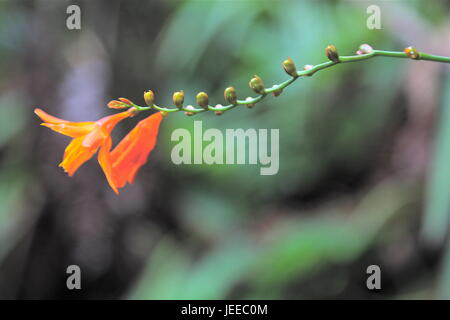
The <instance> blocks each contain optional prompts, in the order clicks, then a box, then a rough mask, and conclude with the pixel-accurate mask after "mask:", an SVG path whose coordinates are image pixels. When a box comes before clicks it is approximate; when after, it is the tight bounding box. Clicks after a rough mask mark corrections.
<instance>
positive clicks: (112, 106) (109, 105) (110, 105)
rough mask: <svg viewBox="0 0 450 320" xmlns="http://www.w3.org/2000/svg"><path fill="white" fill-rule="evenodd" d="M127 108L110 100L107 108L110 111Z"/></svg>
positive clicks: (124, 104)
mask: <svg viewBox="0 0 450 320" xmlns="http://www.w3.org/2000/svg"><path fill="white" fill-rule="evenodd" d="M128 107H129V106H128V105H127V104H126V103H124V102H122V101H119V100H111V101H110V102H108V108H111V109H124V108H128Z"/></svg>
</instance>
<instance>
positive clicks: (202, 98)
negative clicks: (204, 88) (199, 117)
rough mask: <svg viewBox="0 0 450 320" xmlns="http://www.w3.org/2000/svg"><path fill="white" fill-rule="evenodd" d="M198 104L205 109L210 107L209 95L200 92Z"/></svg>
mask: <svg viewBox="0 0 450 320" xmlns="http://www.w3.org/2000/svg"><path fill="white" fill-rule="evenodd" d="M196 99H197V104H198V105H199V106H200V107H202V108H203V109H208V104H209V98H208V95H207V94H206V93H205V92H199V93H198V94H197V97H196Z"/></svg>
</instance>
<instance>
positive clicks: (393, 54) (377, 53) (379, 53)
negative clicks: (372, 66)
mask: <svg viewBox="0 0 450 320" xmlns="http://www.w3.org/2000/svg"><path fill="white" fill-rule="evenodd" d="M417 54H418V56H417V57H415V58H411V57H410V56H408V55H407V54H406V53H405V52H399V51H384V50H372V51H371V52H369V53H365V54H358V55H353V56H339V61H337V62H335V61H327V62H323V63H320V64H317V65H315V66H311V67H310V68H308V69H306V70H302V71H297V75H296V76H293V77H291V78H290V79H288V80H286V81H284V82H282V83H280V84H275V85H273V86H272V87H270V88H268V89H265V90H264V94H261V95H258V96H256V97H248V98H247V99H245V100H237V102H236V103H235V104H229V105H225V106H222V105H220V104H218V105H216V106H211V105H208V108H207V109H206V108H195V107H193V106H185V107H182V108H166V107H159V106H157V105H156V104H153V105H152V106H148V107H142V106H138V105H135V104H133V106H132V107H135V108H136V109H137V110H138V111H145V110H150V109H155V110H158V111H162V112H166V113H171V112H178V111H184V112H186V113H187V114H189V115H192V114H196V113H200V112H205V111H216V112H224V111H228V110H230V109H233V108H235V107H237V106H240V105H245V106H250V105H254V104H256V103H258V102H260V101H261V100H263V99H264V98H265V97H266V96H267V94H270V93H275V92H280V91H281V90H283V89H284V88H286V87H287V86H289V85H290V84H292V83H293V82H294V81H295V80H297V79H298V78H300V77H306V76H312V75H313V74H314V73H316V72H317V71H319V70H323V69H326V68H329V67H332V66H334V65H336V64H339V63H347V62H357V61H362V60H367V59H371V58H374V57H390V58H406V59H412V60H427V61H434V62H442V63H450V57H444V56H437V55H432V54H428V53H424V52H417Z"/></svg>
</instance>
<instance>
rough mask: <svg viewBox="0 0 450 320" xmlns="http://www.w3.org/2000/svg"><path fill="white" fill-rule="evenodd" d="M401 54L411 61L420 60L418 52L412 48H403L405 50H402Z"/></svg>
mask: <svg viewBox="0 0 450 320" xmlns="http://www.w3.org/2000/svg"><path fill="white" fill-rule="evenodd" d="M403 52H404V53H406V55H407V56H408V57H409V58H411V59H416V60H418V59H419V58H420V56H419V52H418V51H417V49H416V48H414V47H408V48H405V49H404V50H403Z"/></svg>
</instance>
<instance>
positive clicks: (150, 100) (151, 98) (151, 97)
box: [144, 90, 155, 106]
mask: <svg viewBox="0 0 450 320" xmlns="http://www.w3.org/2000/svg"><path fill="white" fill-rule="evenodd" d="M144 101H145V103H146V104H147V105H148V106H152V105H153V104H154V102H155V94H154V93H153V91H152V90H148V91H144Z"/></svg>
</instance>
